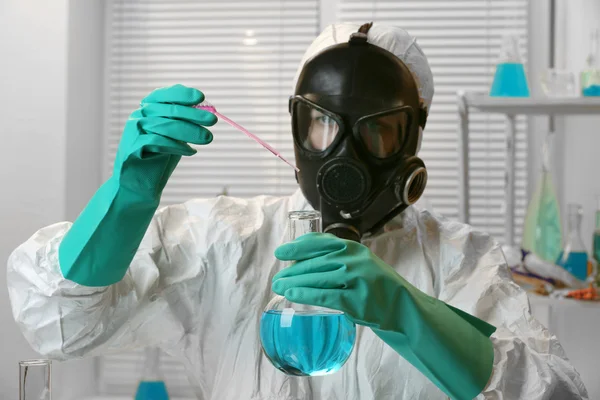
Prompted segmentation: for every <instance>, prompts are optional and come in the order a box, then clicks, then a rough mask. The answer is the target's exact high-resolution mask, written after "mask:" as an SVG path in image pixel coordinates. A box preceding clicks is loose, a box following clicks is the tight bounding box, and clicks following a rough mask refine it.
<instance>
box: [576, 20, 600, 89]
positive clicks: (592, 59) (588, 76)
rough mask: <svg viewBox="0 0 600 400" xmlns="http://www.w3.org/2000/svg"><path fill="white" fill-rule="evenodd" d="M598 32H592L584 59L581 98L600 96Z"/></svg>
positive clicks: (599, 33) (599, 35)
mask: <svg viewBox="0 0 600 400" xmlns="http://www.w3.org/2000/svg"><path fill="white" fill-rule="evenodd" d="M599 39H600V30H598V29H597V30H595V31H594V32H592V34H591V37H590V53H589V54H588V56H587V59H586V68H585V69H584V70H583V71H581V78H580V80H581V94H582V95H583V96H586V97H588V96H600V65H599V64H598V63H599V62H600V60H599V59H598V58H599V57H600V54H599V52H600V49H599V47H598V42H599V41H600V40H599Z"/></svg>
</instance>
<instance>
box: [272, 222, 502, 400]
mask: <svg viewBox="0 0 600 400" xmlns="http://www.w3.org/2000/svg"><path fill="white" fill-rule="evenodd" d="M275 256H276V257H277V258H278V259H280V260H282V261H296V262H295V263H294V264H292V265H291V266H290V267H288V268H285V269H283V270H281V271H280V272H279V273H278V274H277V275H275V276H274V277H273V285H272V288H273V291H274V292H275V293H277V294H279V295H282V296H285V297H286V298H287V299H288V300H290V301H292V302H295V303H301V304H308V305H313V306H321V307H327V308H330V309H334V310H338V311H343V312H344V313H346V314H347V315H348V316H349V317H350V318H351V319H353V320H354V321H355V322H356V323H357V324H361V325H366V326H369V327H371V328H372V329H373V331H374V332H375V333H376V334H377V335H378V336H379V337H380V338H381V339H382V340H383V341H385V342H386V343H387V344H388V345H389V346H391V347H392V348H393V349H394V350H396V351H397V352H398V353H399V354H400V355H401V356H402V357H404V358H405V359H406V360H407V361H409V362H410V363H411V364H412V365H414V366H415V367H416V368H418V369H419V371H421V372H422V373H423V374H424V375H425V376H427V377H428V378H429V379H430V380H431V381H432V382H433V383H434V384H435V385H436V386H438V387H439V388H440V389H441V390H442V391H444V392H445V393H446V394H447V395H448V396H450V397H451V398H453V399H465V400H466V399H469V400H470V399H473V398H474V397H476V396H477V395H478V394H479V393H480V392H481V391H482V390H483V389H484V388H485V385H486V384H487V382H488V380H489V378H490V376H491V372H492V366H493V359H494V350H493V346H492V343H491V340H490V339H489V336H490V335H491V334H492V333H493V332H494V331H495V328H494V327H493V326H491V325H489V324H487V323H486V322H484V321H481V320H479V319H477V318H475V317H473V316H471V315H469V314H467V313H464V312H462V311H460V310H458V309H455V308H453V307H451V306H449V305H447V304H445V303H444V302H442V301H440V300H438V299H436V298H433V297H431V296H428V295H426V294H425V293H423V292H421V291H420V290H418V289H417V288H415V287H414V286H412V285H411V284H410V283H408V282H407V281H406V280H405V279H403V278H402V277H401V276H400V275H398V273H397V272H396V271H395V270H394V269H393V268H392V267H390V266H389V265H387V264H386V263H384V262H383V261H382V260H381V259H379V258H378V257H377V256H375V255H374V254H373V253H372V252H371V251H370V250H369V249H368V248H367V247H365V246H363V245H362V244H360V243H356V242H352V241H347V240H343V239H339V238H337V237H335V236H333V235H330V234H322V233H309V234H306V235H304V236H301V237H300V238H298V239H296V240H295V241H293V242H290V243H286V244H284V245H282V246H280V247H279V248H277V250H276V251H275Z"/></svg>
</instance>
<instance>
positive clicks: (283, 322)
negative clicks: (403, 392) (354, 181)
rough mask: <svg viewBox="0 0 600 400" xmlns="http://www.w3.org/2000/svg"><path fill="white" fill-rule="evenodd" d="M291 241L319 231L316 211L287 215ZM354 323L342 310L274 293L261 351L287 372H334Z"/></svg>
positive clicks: (347, 352)
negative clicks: (294, 300)
mask: <svg viewBox="0 0 600 400" xmlns="http://www.w3.org/2000/svg"><path fill="white" fill-rule="evenodd" d="M288 222H289V231H288V232H289V233H288V239H289V240H290V241H292V240H294V239H296V238H298V237H300V236H302V235H304V234H306V233H309V232H320V231H321V214H320V213H319V212H317V211H293V212H290V213H289V215H288ZM355 338H356V326H355V324H354V322H352V321H351V320H350V319H348V317H346V315H345V314H344V313H342V312H339V311H336V310H331V309H328V308H323V307H314V306H308V305H304V304H297V303H292V302H290V301H288V300H287V299H286V298H285V297H283V296H278V295H276V296H275V297H273V299H271V301H270V302H269V304H267V306H266V307H265V310H264V312H263V314H262V317H261V321H260V339H261V344H262V348H263V352H264V353H265V355H266V356H267V358H268V359H269V361H271V363H272V364H273V365H274V366H275V367H276V368H277V369H279V370H280V371H282V372H284V373H285V374H287V375H294V376H319V375H329V374H332V373H334V372H337V371H338V370H339V369H340V368H341V367H342V366H343V365H344V363H345V362H346V361H347V360H348V357H350V354H352V350H353V349H354V341H355Z"/></svg>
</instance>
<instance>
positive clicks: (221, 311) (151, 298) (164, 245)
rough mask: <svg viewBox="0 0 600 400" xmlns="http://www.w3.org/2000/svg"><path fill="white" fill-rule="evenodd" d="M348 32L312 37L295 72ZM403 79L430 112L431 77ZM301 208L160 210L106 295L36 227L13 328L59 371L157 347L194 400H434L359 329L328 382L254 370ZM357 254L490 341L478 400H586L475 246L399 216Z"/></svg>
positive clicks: (421, 380)
mask: <svg viewBox="0 0 600 400" xmlns="http://www.w3.org/2000/svg"><path fill="white" fill-rule="evenodd" d="M357 28H358V26H356V25H340V26H338V27H337V30H336V29H332V28H331V27H330V28H329V29H327V30H325V32H324V33H323V34H322V35H321V36H320V37H319V38H318V39H317V40H316V41H315V43H314V44H313V45H312V46H311V47H310V48H309V50H308V52H307V56H306V57H305V58H304V60H306V59H307V58H309V56H310V55H311V54H315V53H316V52H318V51H319V50H321V49H322V48H324V47H326V46H328V45H330V44H333V43H336V42H338V41H344V40H347V38H348V36H349V33H350V32H352V31H356V29H357ZM377 29H381V28H378V27H377V26H374V27H373V30H372V31H371V32H369V41H370V42H371V43H374V44H377V45H379V46H381V47H384V48H386V49H388V50H390V51H392V52H393V53H394V54H396V55H397V56H399V57H400V58H402V59H404V60H407V64H408V65H409V66H411V68H413V70H415V69H416V68H417V67H418V66H417V67H415V65H414V64H411V62H410V60H411V59H413V60H416V59H418V58H419V54H421V53H420V51H418V48H417V47H415V46H416V45H415V43H414V40H412V39H410V40H409V38H410V37H409V36H408V35H407V34H406V33H405V32H404V31H401V30H399V29H392V30H388V31H386V32H381V31H378V30H377ZM346 30H347V31H348V33H346ZM340 31H341V32H343V33H341V34H340ZM336 32H337V33H336ZM336 34H337V35H339V37H336ZM415 50H417V53H415ZM407 54H408V55H407ZM421 56H422V54H421ZM411 57H412V58H411ZM414 73H415V75H416V77H417V79H418V81H419V82H420V84H421V86H422V90H421V95H422V96H423V99H424V100H425V101H430V100H431V94H432V93H433V90H432V89H431V88H430V87H428V86H427V85H431V84H432V81H431V77H427V76H423V74H422V73H420V72H419V71H418V70H415V72H414ZM420 74H421V76H419V75H420ZM423 85H425V87H423ZM428 93H430V94H429V95H428ZM198 156H201V155H198ZM307 209H311V208H310V205H309V204H308V203H307V201H306V200H305V198H304V197H303V195H302V193H301V192H300V191H297V192H296V193H295V194H293V195H292V196H290V197H281V198H277V197H264V196H261V197H256V198H253V199H248V200H243V199H236V198H230V197H224V196H221V197H218V198H213V199H206V200H200V199H198V200H191V201H188V202H186V203H184V204H180V205H175V206H169V207H166V208H163V209H161V210H159V211H158V212H157V213H156V215H155V217H154V218H153V220H152V223H151V224H150V227H149V229H148V231H147V233H146V235H145V237H144V239H143V241H142V243H141V245H140V247H139V249H138V250H137V252H136V254H135V257H134V259H133V262H132V263H131V265H130V267H129V270H128V272H127V274H126V276H125V277H124V279H122V280H121V281H120V282H118V283H116V284H114V285H111V286H108V287H85V286H80V285H78V284H76V283H74V282H72V281H70V280H67V279H65V278H64V277H63V276H62V274H61V269H60V265H59V262H58V247H59V244H60V242H61V239H62V238H63V236H64V235H65V234H66V232H67V231H68V230H69V228H70V226H71V223H69V222H62V223H58V224H55V225H52V226H49V227H46V228H43V229H41V230H40V231H38V232H37V233H35V234H34V235H33V236H32V237H31V238H30V239H29V240H27V241H26V242H25V243H24V244H22V245H21V246H19V247H18V248H17V249H16V250H15V251H14V252H13V254H12V255H11V257H10V259H9V263H8V285H9V295H10V299H11V302H12V310H13V314H14V317H15V320H16V321H17V323H18V324H19V326H20V328H21V329H22V331H23V333H24V335H25V337H26V338H27V340H28V342H29V343H30V344H31V346H32V347H33V348H34V349H35V350H36V351H38V352H39V353H41V354H42V355H44V356H46V357H50V358H53V359H58V360H67V359H71V358H78V357H84V356H93V355H102V354H107V353H110V352H119V351H124V350H127V349H131V348H139V347H144V346H160V347H161V348H163V349H165V350H166V351H167V352H169V353H170V354H173V355H176V356H178V357H179V358H180V359H181V360H183V362H184V363H185V365H186V367H187V369H188V371H189V376H190V382H191V383H192V385H193V387H194V390H195V393H196V395H197V397H198V398H199V399H203V400H217V399H218V400H233V399H235V400H238V399H256V400H258V399H261V400H267V399H282V400H283V399H286V400H287V399H289V400H291V399H315V400H321V399H322V400H325V399H326V400H334V399H339V400H342V399H344V400H354V399H356V400H358V399H360V400H370V399H376V400H383V399H429V400H431V399H445V398H446V396H445V395H444V394H443V392H442V391H440V390H439V389H438V388H437V387H436V386H435V385H434V384H433V383H431V382H430V381H429V380H427V379H426V378H425V377H424V375H422V374H421V373H420V372H419V371H418V370H417V369H416V368H414V367H413V366H412V365H411V364H409V363H408V362H407V361H405V360H404V359H403V358H402V357H401V356H400V355H399V354H398V353H396V352H395V351H394V350H393V349H392V348H391V347H389V346H388V345H386V344H385V343H384V342H383V341H382V340H381V339H380V338H379V337H378V336H376V335H375V334H374V333H373V332H372V331H371V329H370V328H366V327H363V326H358V327H357V339H356V346H355V349H354V352H353V353H352V355H351V357H350V359H349V360H348V362H347V363H346V364H345V366H344V367H343V368H342V369H341V370H340V371H339V372H338V373H336V374H333V375H330V376H326V377H320V378H296V377H289V376H287V375H284V374H282V373H281V372H279V371H278V370H276V369H275V368H274V367H273V366H272V365H271V364H270V363H269V361H268V360H267V359H266V358H265V357H264V355H263V354H262V351H261V346H260V338H259V322H260V315H261V312H262V310H263V308H264V307H265V305H266V304H267V302H268V301H269V299H270V298H271V297H272V291H271V278H272V277H273V275H274V274H275V273H276V272H278V271H279V270H280V269H281V268H283V267H284V264H283V263H282V262H280V261H278V260H277V259H276V258H275V257H274V256H273V253H274V251H275V249H276V248H277V247H278V246H279V245H280V244H281V243H282V242H284V241H285V238H286V231H285V230H286V223H285V222H286V219H287V213H288V212H289V211H293V210H307ZM363 244H364V245H366V246H368V247H369V248H370V249H371V251H373V252H374V253H375V254H376V255H377V256H379V257H380V258H381V259H382V260H383V261H385V262H386V263H387V264H389V265H390V266H392V267H393V268H394V269H395V270H396V271H397V272H398V273H399V274H400V275H401V276H402V277H404V278H405V279H406V280H407V281H408V282H410V283H411V284H413V285H414V286H415V287H417V288H418V289H420V290H421V291H423V292H425V293H426V294H428V295H431V296H434V297H436V298H439V299H440V300H442V301H444V302H446V303H448V304H450V305H452V306H454V307H457V308H459V309H462V310H463V311H466V312H468V313H470V314H472V315H474V316H476V317H478V318H480V319H482V320H484V321H487V322H488V323H490V324H492V325H494V326H496V327H497V328H498V329H497V331H496V332H495V333H494V334H493V335H492V337H491V340H492V343H493V346H494V366H493V373H492V376H491V378H490V381H489V383H488V385H487V387H486V388H485V389H484V391H483V393H482V394H481V395H480V396H479V397H480V398H482V399H483V398H485V399H532V400H536V399H580V398H587V393H586V390H585V388H584V385H583V383H582V382H581V379H580V377H579V375H578V373H577V372H576V371H575V369H574V368H573V367H572V366H571V365H570V363H569V361H568V360H567V358H566V356H565V354H564V352H563V349H562V348H561V346H560V344H559V342H558V340H557V339H556V337H554V336H552V335H551V334H550V333H549V332H548V331H547V330H546V329H545V328H544V327H543V326H542V325H541V324H539V323H538V322H537V321H536V320H535V319H533V318H532V316H531V314H530V310H529V304H528V299H527V295H526V294H525V292H523V291H522V290H521V289H520V288H519V287H518V286H517V285H516V284H515V283H513V282H512V281H511V279H510V276H509V272H508V269H507V266H506V263H505V260H504V256H503V254H502V251H501V250H500V248H499V246H498V244H497V243H495V242H494V241H493V240H492V239H491V238H490V237H489V236H488V235H486V234H483V233H480V232H476V231H474V230H472V229H471V228H470V227H469V226H466V225H463V224H460V223H457V222H451V221H446V220H443V219H442V218H441V217H439V216H436V215H433V214H431V213H430V212H427V211H420V210H418V209H417V208H416V207H414V206H411V207H409V208H408V209H406V210H405V211H404V212H403V213H402V214H401V215H400V216H398V217H396V218H395V219H394V220H392V221H391V222H389V223H388V224H387V225H386V227H385V228H384V231H383V232H381V233H379V234H377V235H375V236H373V237H370V238H368V239H363Z"/></svg>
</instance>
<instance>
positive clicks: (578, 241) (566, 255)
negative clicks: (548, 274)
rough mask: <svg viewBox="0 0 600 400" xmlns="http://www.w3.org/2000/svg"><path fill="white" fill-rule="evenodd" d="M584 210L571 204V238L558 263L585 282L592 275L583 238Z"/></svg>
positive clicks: (568, 239) (569, 237) (577, 205)
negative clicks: (582, 222) (582, 219)
mask: <svg viewBox="0 0 600 400" xmlns="http://www.w3.org/2000/svg"><path fill="white" fill-rule="evenodd" d="M582 215H583V208H582V207H581V205H579V204H569V236H568V237H567V243H566V244H565V249H564V250H563V251H562V252H561V253H560V255H559V256H558V260H557V261H556V264H557V265H560V266H561V267H563V268H564V269H566V270H567V271H569V272H570V273H571V274H572V275H573V276H574V277H576V278H577V279H580V280H582V281H585V280H586V278H587V277H588V275H589V274H591V271H590V270H589V269H591V265H588V254H587V251H586V250H585V245H584V244H583V239H582V238H581V218H582Z"/></svg>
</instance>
